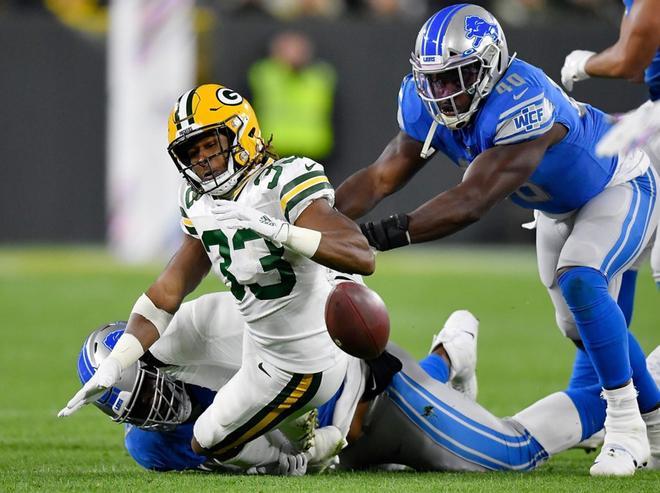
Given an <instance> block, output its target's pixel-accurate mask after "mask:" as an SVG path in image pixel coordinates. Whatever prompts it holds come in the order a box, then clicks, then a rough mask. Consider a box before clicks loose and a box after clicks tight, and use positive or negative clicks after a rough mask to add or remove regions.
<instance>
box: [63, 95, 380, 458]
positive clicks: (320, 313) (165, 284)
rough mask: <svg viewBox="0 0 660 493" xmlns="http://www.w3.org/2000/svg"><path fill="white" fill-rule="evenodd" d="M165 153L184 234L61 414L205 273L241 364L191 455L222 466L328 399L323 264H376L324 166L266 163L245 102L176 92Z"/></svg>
mask: <svg viewBox="0 0 660 493" xmlns="http://www.w3.org/2000/svg"><path fill="white" fill-rule="evenodd" d="M168 139H169V147H168V150H169V152H170V155H171V157H172V159H173V161H174V164H175V165H176V167H177V169H178V170H179V171H180V173H181V174H182V176H183V178H184V179H185V180H184V181H183V182H182V186H181V190H180V194H179V201H180V206H181V214H182V228H183V230H184V232H185V233H186V236H185V239H184V241H183V244H182V246H181V247H180V249H179V251H178V252H177V253H176V254H175V256H174V257H173V258H172V260H171V262H170V263H169V264H168V265H167V267H166V268H165V270H164V271H163V273H162V274H161V275H160V277H159V278H158V279H157V280H156V281H155V282H154V284H152V286H151V287H150V288H149V289H148V291H147V292H146V294H143V295H142V296H140V298H139V299H138V301H137V302H136V304H135V306H134V307H133V311H132V314H131V316H130V318H129V321H128V325H127V328H126V331H125V332H124V333H123V334H122V336H121V337H120V338H119V339H118V341H117V343H116V345H115V346H114V348H113V350H112V352H111V353H110V355H109V356H108V357H107V358H105V359H104V360H103V362H102V363H101V365H100V366H99V368H98V370H97V371H96V372H95V373H94V375H93V376H92V377H91V378H90V379H89V381H87V382H86V383H85V384H84V386H83V388H82V389H81V390H80V391H79V392H78V393H77V394H76V395H75V396H74V397H73V398H72V399H71V400H70V401H69V403H68V404H67V406H66V407H65V408H64V409H62V411H61V412H60V415H61V416H67V415H69V414H71V413H73V412H75V411H76V410H77V409H79V408H80V407H81V406H82V405H84V404H87V403H89V402H92V401H94V400H95V399H96V398H97V397H98V396H99V395H101V394H103V393H104V392H105V391H106V389H107V388H108V387H111V386H113V385H114V383H115V382H117V381H118V380H119V378H120V377H121V373H122V370H125V369H126V368H128V367H130V366H131V365H133V363H135V361H137V360H138V358H139V357H140V356H141V355H142V354H143V353H144V351H145V350H146V349H148V348H149V347H150V346H151V345H152V344H153V343H154V342H155V341H156V340H157V339H158V338H159V337H160V336H161V335H163V334H164V333H165V331H166V329H167V327H168V325H169V322H170V321H171V319H172V314H174V313H175V312H176V311H177V309H178V308H179V306H180V304H181V302H182V300H183V298H184V297H185V296H186V295H187V294H189V293H190V292H191V291H192V290H193V289H194V288H195V287H196V286H197V285H198V284H199V283H200V281H201V280H202V278H203V277H204V276H205V275H206V274H207V273H208V271H209V269H210V268H211V267H212V268H213V271H214V272H215V273H216V274H217V275H218V276H219V277H220V279H221V280H222V281H223V282H224V283H225V284H226V285H227V286H228V287H229V288H230V290H231V293H232V295H233V297H234V298H235V303H236V304H237V306H238V309H239V311H240V313H241V315H242V316H243V318H244V320H245V323H246V330H245V333H246V337H245V340H244V344H243V354H242V365H241V367H240V369H239V370H238V372H237V373H236V374H235V375H234V376H233V377H232V378H231V379H230V380H229V381H228V382H227V383H226V384H225V385H224V386H223V387H222V388H221V389H220V390H218V393H217V394H216V396H215V398H214V400H213V403H212V404H211V405H210V406H209V407H208V408H207V409H206V410H205V411H204V412H203V413H202V414H201V415H200V416H199V418H197V420H196V422H195V427H194V437H193V439H192V448H193V450H194V451H195V452H196V453H197V454H204V455H212V456H214V457H221V458H222V459H228V458H231V457H234V456H236V455H237V454H239V453H240V451H241V449H242V447H243V446H244V444H245V443H246V442H247V441H249V440H251V439H253V438H256V437H258V436H260V435H262V434H264V433H266V432H267V431H269V430H270V429H273V428H275V427H276V426H278V425H280V424H281V423H283V422H284V421H287V420H291V419H294V418H295V417H296V416H298V415H301V414H303V413H304V412H305V411H307V410H310V409H313V408H314V407H316V406H319V405H321V404H323V403H324V402H326V401H327V400H328V399H330V398H331V397H332V396H333V395H334V394H335V393H336V391H337V389H338V388H339V387H340V385H341V383H342V381H343V379H344V376H345V372H346V370H347V367H348V356H347V354H346V353H344V352H342V351H340V350H339V349H338V348H337V347H336V346H335V345H334V344H333V343H332V341H331V339H330V337H329V335H328V333H327V330H326V327H325V320H324V306H325V300H326V298H327V296H328V294H329V292H330V290H331V288H332V286H331V284H330V283H329V282H328V280H327V277H326V275H325V271H326V269H325V268H324V267H323V265H325V266H328V267H332V268H335V269H338V270H340V271H345V272H357V273H363V274H370V273H371V272H372V271H373V269H374V254H373V252H372V251H371V249H370V248H369V244H368V242H367V240H366V238H365V237H364V236H363V235H362V234H361V233H360V229H359V228H358V226H357V225H356V224H355V223H353V222H352V221H351V220H349V219H348V218H346V217H345V216H343V215H342V214H340V213H339V212H337V211H336V210H335V209H334V208H333V207H332V205H333V202H334V190H333V188H332V186H331V185H330V183H329V182H328V179H327V177H326V176H325V173H324V171H323V167H322V166H321V165H320V164H318V163H316V162H314V161H312V160H310V159H306V158H299V157H289V158H285V159H279V160H277V161H275V159H274V158H273V157H272V155H271V154H270V153H269V152H268V147H267V145H266V144H265V143H264V141H263V140H262V138H261V131H260V129H259V124H258V121H257V117H256V115H255V114H254V111H253V110H252V107H251V106H250V105H249V103H248V102H247V101H246V100H245V99H243V97H242V96H241V95H240V94H238V93H236V92H234V91H232V90H231V89H229V88H227V87H223V86H221V85H217V84H205V85H201V86H199V87H196V88H194V89H191V90H190V91H188V92H186V93H185V94H183V95H182V96H181V97H180V98H179V100H178V101H177V103H176V105H175V107H174V109H173V110H172V112H171V114H170V117H169V122H168Z"/></svg>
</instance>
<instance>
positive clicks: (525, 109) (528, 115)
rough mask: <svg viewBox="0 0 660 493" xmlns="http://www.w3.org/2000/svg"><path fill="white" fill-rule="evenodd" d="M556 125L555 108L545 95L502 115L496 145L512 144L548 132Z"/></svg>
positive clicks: (495, 140) (525, 102)
mask: <svg viewBox="0 0 660 493" xmlns="http://www.w3.org/2000/svg"><path fill="white" fill-rule="evenodd" d="M553 123H554V115H553V106H552V103H550V102H549V101H548V100H547V99H546V98H545V97H544V95H543V94H539V95H537V96H534V97H532V98H530V99H527V100H526V101H523V102H521V103H520V104H518V105H516V106H514V107H513V108H511V109H509V110H507V111H505V112H503V113H502V114H500V117H499V120H498V123H497V129H496V131H495V138H494V139H493V143H494V144H496V145H497V144H512V143H514V142H519V141H523V140H526V139H528V138H530V137H533V136H536V135H540V134H542V133H544V132H546V131H547V130H548V129H549V128H550V127H551V126H552V124H553Z"/></svg>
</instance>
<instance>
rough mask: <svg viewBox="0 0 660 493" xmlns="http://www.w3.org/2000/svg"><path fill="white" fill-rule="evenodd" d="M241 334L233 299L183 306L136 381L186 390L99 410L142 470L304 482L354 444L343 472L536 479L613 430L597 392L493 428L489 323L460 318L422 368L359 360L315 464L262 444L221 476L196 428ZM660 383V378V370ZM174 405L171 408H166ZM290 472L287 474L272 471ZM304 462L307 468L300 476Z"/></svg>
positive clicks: (558, 396) (130, 387)
mask: <svg viewBox="0 0 660 493" xmlns="http://www.w3.org/2000/svg"><path fill="white" fill-rule="evenodd" d="M123 327H124V326H123V324H122V323H117V324H111V325H109V326H105V327H103V328H102V329H100V330H97V331H94V332H93V333H92V335H90V337H89V338H88V339H87V341H86V342H85V345H84V346H83V350H82V352H81V354H80V359H79V362H78V372H79V375H80V377H81V380H82V381H83V382H84V381H87V380H88V379H89V378H91V375H92V373H93V372H94V368H95V367H96V366H98V364H99V363H100V361H102V358H103V357H104V355H105V354H107V353H108V352H109V351H110V348H111V346H112V344H113V341H114V340H115V339H116V338H117V337H118V336H119V334H121V332H122V330H123ZM242 334H243V320H242V319H241V317H240V315H239V314H238V313H237V311H236V309H235V307H234V306H233V304H232V303H231V300H230V297H229V295H228V294H226V293H216V294H211V295H206V296H202V297H201V298H199V299H196V300H194V301H191V302H188V303H184V304H183V305H182V307H181V309H180V310H179V311H178V312H177V314H176V316H175V317H174V320H173V321H172V324H171V327H170V330H169V331H168V333H167V334H166V335H165V336H164V337H163V338H161V339H160V340H159V341H158V342H157V343H156V344H154V346H153V347H152V348H151V350H150V351H149V352H148V353H146V355H145V356H144V357H143V358H142V361H141V362H140V368H141V369H138V365H137V364H136V365H135V370H134V373H132V375H140V374H141V373H146V372H147V371H149V372H153V373H155V374H158V375H159V376H160V380H159V382H161V384H162V385H163V386H164V385H166V384H167V385H170V386H172V387H173V386H174V385H175V382H176V385H178V388H179V389H180V390H179V391H178V392H162V391H156V390H155V389H154V388H153V386H151V385H149V386H145V385H140V378H138V377H137V376H133V377H131V378H128V379H127V380H126V381H122V382H121V385H120V386H121V389H120V388H119V386H118V387H117V388H113V389H111V390H110V391H109V392H108V393H107V394H106V395H105V396H103V397H102V398H101V399H100V400H99V401H98V402H97V403H96V405H97V407H99V408H100V409H101V410H103V411H104V412H105V413H106V414H109V415H110V416H112V417H113V419H115V420H117V421H119V422H128V423H132V424H131V425H128V429H127V433H126V437H125V444H126V448H127V449H128V451H129V453H130V454H131V456H132V457H133V458H134V459H135V460H136V461H137V462H138V463H139V464H140V465H142V466H143V467H145V468H148V469H154V470H161V471H162V470H172V469H174V470H181V469H195V468H201V469H220V470H224V471H226V470H229V469H230V468H231V469H233V470H246V469H249V468H250V466H258V467H260V468H262V467H264V466H268V464H271V466H270V467H269V469H268V470H270V471H271V472H272V471H275V472H278V471H279V472H285V473H292V472H293V473H296V474H300V473H301V472H304V470H305V469H306V467H307V465H306V463H305V461H306V460H309V461H310V466H311V468H312V469H314V470H318V469H322V468H323V467H325V466H326V465H327V464H328V463H329V462H331V457H332V455H333V452H336V451H338V450H339V449H341V446H342V444H343V443H344V442H343V437H347V438H348V441H349V445H348V447H346V448H345V449H344V450H343V451H342V452H341V454H340V455H339V459H340V460H339V466H340V467H342V468H347V469H348V468H355V469H359V468H364V467H369V466H372V465H377V464H381V463H388V464H390V463H396V464H403V465H407V466H409V467H412V468H414V469H418V470H452V471H466V470H467V471H486V470H529V469H533V468H534V467H536V466H537V465H538V464H540V463H541V462H543V461H544V460H545V459H547V458H548V457H549V456H550V455H553V454H556V453H558V452H561V451H562V450H565V449H567V448H569V447H572V446H574V445H576V444H577V443H578V442H580V441H581V440H583V439H584V438H588V437H589V436H590V435H592V434H593V433H594V432H595V431H597V430H599V429H600V428H601V427H602V425H603V421H604V418H605V405H604V403H603V401H602V400H601V399H600V398H599V391H600V388H599V386H598V385H597V384H596V385H591V386H587V387H585V388H577V387H576V386H574V387H573V388H571V389H570V390H568V391H567V392H558V393H555V394H552V395H550V396H548V397H546V398H545V399H542V400H540V401H539V402H537V403H535V404H533V405H532V406H530V407H528V408H527V409H525V410H523V411H521V412H520V413H518V414H516V416H514V417H513V418H509V419H499V418H496V417H495V416H493V415H492V414H491V413H489V412H488V411H487V410H485V409H484V408H483V407H481V406H480V405H478V404H477V403H476V402H474V397H475V396H476V390H477V389H476V377H475V366H476V338H477V334H478V322H477V321H476V319H475V318H474V317H473V316H472V315H471V314H470V313H469V312H466V311H459V312H455V313H454V314H452V316H451V317H450V318H449V320H448V321H447V323H446V324H445V326H444V328H443V329H442V330H441V331H440V333H439V334H438V335H437V336H435V337H434V339H433V343H432V350H431V352H430V353H429V356H427V357H426V358H424V359H423V360H422V361H421V362H419V363H417V362H416V361H414V360H413V359H412V358H410V357H409V356H408V355H407V354H406V353H405V352H404V351H402V350H401V349H399V348H397V347H396V346H393V345H391V346H389V351H391V353H392V354H393V355H394V356H396V358H398V359H399V360H400V361H401V362H402V363H403V369H402V370H401V371H400V372H398V373H395V374H394V375H392V373H393V371H395V370H396V368H397V366H396V364H394V365H392V363H395V362H394V361H393V360H391V359H389V357H388V359H387V360H385V361H381V362H376V363H371V364H370V365H367V364H366V363H365V362H361V361H360V360H356V359H354V358H351V361H352V363H353V364H352V365H351V371H349V372H348V373H347V376H346V379H345V381H344V382H343V385H342V389H341V390H340V392H338V393H337V395H335V396H334V397H333V398H332V399H331V400H330V401H329V402H328V403H326V404H325V405H323V406H320V407H319V408H318V425H317V426H318V429H317V430H316V436H315V438H314V441H313V443H312V445H313V446H312V447H311V449H310V450H309V451H307V453H304V454H302V457H304V459H302V458H301V454H297V453H296V452H297V450H295V449H291V448H287V447H286V446H285V447H284V448H282V447H283V446H282V445H281V442H280V441H279V440H277V439H274V440H272V439H271V442H273V443H276V444H277V443H279V445H269V442H267V441H266V439H265V438H263V437H262V442H260V443H258V444H255V442H252V443H251V444H250V446H251V447H252V448H250V447H246V448H245V449H244V450H243V451H242V452H241V454H239V455H238V456H236V457H235V458H234V459H233V460H231V461H229V462H225V463H224V464H222V465H221V464H220V463H219V462H218V461H216V460H207V458H206V457H204V456H200V455H197V454H195V453H194V452H193V451H192V449H191V447H190V437H191V434H192V429H193V422H194V419H195V416H197V415H198V414H199V413H200V412H201V411H202V410H203V408H204V407H205V405H207V404H208V403H209V402H211V401H212V400H213V390H214V389H216V388H218V387H219V386H221V385H222V383H223V382H224V381H227V380H228V379H229V378H231V375H232V374H233V372H235V371H236V370H237V369H238V368H239V367H240V365H241V362H240V354H241V341H242ZM94 348H97V350H96V351H95V350H94ZM654 355H655V356H654V357H653V360H654V361H655V360H660V351H656V352H655V353H654ZM658 364H660V361H656V365H658ZM156 368H158V369H156ZM655 371H656V373H657V374H658V375H660V367H656V370H655ZM151 380H153V381H155V379H151ZM448 381H449V383H450V384H451V385H447V384H446V382H448ZM374 384H375V386H374ZM452 387H455V388H458V389H461V390H462V391H463V392H464V393H460V392H457V391H456V390H454V388H452ZM381 391H382V392H381ZM163 394H166V395H168V396H170V398H169V399H161V398H160V396H161V395H163ZM117 399H121V403H120V404H117V402H118V400H117ZM182 403H185V404H182ZM170 409H174V411H171V410H170ZM145 416H151V417H152V418H151V419H147V420H145ZM154 416H158V417H160V418H159V419H157V420H156V419H153V417H154ZM307 423H309V421H307ZM164 426H166V427H167V429H163V427H164ZM393 430H396V431H393ZM297 433H298V434H301V433H302V434H305V433H306V430H303V431H301V430H300V429H298V430H297ZM282 450H283V451H282ZM280 460H281V461H282V463H283V464H284V467H283V468H278V467H273V466H272V463H273V461H274V462H275V463H277V462H278V461H280ZM296 461H297V466H296V467H290V464H292V463H296Z"/></svg>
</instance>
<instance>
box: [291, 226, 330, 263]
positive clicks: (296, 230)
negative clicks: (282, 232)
mask: <svg viewBox="0 0 660 493" xmlns="http://www.w3.org/2000/svg"><path fill="white" fill-rule="evenodd" d="M286 226H288V232H287V235H286V240H284V241H283V242H282V244H283V245H286V246H287V247H289V248H290V249H291V250H293V251H294V252H296V253H299V254H300V255H303V256H305V257H307V258H312V257H313V256H314V254H315V253H316V251H317V250H318V249H319V245H320V244H321V236H322V235H321V232H320V231H316V230H315V229H308V228H300V227H298V226H294V225H293V224H287V225H286Z"/></svg>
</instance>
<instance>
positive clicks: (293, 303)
mask: <svg viewBox="0 0 660 493" xmlns="http://www.w3.org/2000/svg"><path fill="white" fill-rule="evenodd" d="M317 199H325V200H327V201H328V202H329V203H330V204H331V205H333V204H334V190H333V188H332V186H331V185H330V182H329V181H328V178H327V177H326V176H325V173H324V171H323V166H321V165H320V164H319V163H316V162H315V161H312V160H310V159H307V158H301V157H289V158H284V159H280V160H279V161H276V162H274V163H273V164H272V165H270V166H268V167H267V168H265V169H264V170H263V171H260V172H259V173H257V174H256V175H255V176H253V177H252V178H250V180H249V181H248V183H247V184H246V185H245V187H244V188H243V189H242V191H241V192H240V194H239V195H238V197H237V198H236V199H235V200H236V202H238V203H241V204H245V205H247V206H249V207H253V208H255V209H257V210H259V211H261V212H264V213H266V214H269V215H270V216H272V217H274V218H277V219H281V220H284V221H288V222H289V223H291V224H294V223H295V222H296V220H297V219H298V216H299V215H300V214H301V213H302V212H303V211H304V210H305V208H306V207H307V206H308V205H310V204H311V203H312V201H314V200H317ZM179 202H180V206H181V214H182V219H181V225H182V228H183V230H184V232H185V233H186V234H189V235H191V236H193V237H195V238H197V239H199V240H201V241H202V243H203V244H204V247H205V249H206V251H207V252H208V255H209V259H210V260H211V263H212V265H213V267H212V268H213V271H214V272H215V273H216V275H217V276H218V277H220V279H221V280H222V281H223V282H224V283H225V285H226V286H227V287H228V288H229V289H230V291H231V293H232V294H233V296H234V298H235V299H236V303H237V305H238V309H239V311H240V312H241V314H242V315H243V317H244V318H245V321H246V323H247V327H246V329H247V331H248V335H249V337H250V338H251V339H252V340H253V341H254V343H255V344H254V346H255V347H256V351H257V353H258V356H259V357H261V358H263V359H264V360H265V361H268V362H269V363H271V364H273V365H275V366H277V367H279V368H281V369H282V370H285V371H289V372H293V373H315V372H320V371H323V370H326V369H328V368H330V367H331V366H333V364H334V363H335V360H336V358H337V357H341V356H338V355H340V354H343V353H340V350H339V349H338V348H337V347H336V346H335V344H334V343H333V342H332V340H331V339H330V336H329V335H328V333H327V330H326V327H325V319H324V310H325V301H326V298H327V296H328V294H329V292H330V290H331V284H330V282H329V280H328V277H327V275H326V269H325V267H323V266H322V265H320V264H317V263H316V262H314V261H313V260H310V259H308V258H306V257H303V256H302V255H299V254H297V253H295V252H292V251H290V250H287V249H286V248H284V247H281V246H280V247H278V246H276V245H275V244H274V243H273V242H271V241H269V240H266V239H264V238H262V237H261V236H259V235H258V234H256V233H255V232H254V231H252V230H250V229H239V230H231V229H223V228H222V224H221V223H219V222H218V221H217V220H216V219H215V218H214V216H213V214H212V213H211V209H212V208H213V206H214V199H213V197H211V196H210V195H208V194H205V195H201V196H199V195H197V194H196V193H195V192H194V191H193V190H192V189H191V188H190V187H189V186H188V185H187V184H186V185H184V186H182V187H181V190H180V193H179Z"/></svg>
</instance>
